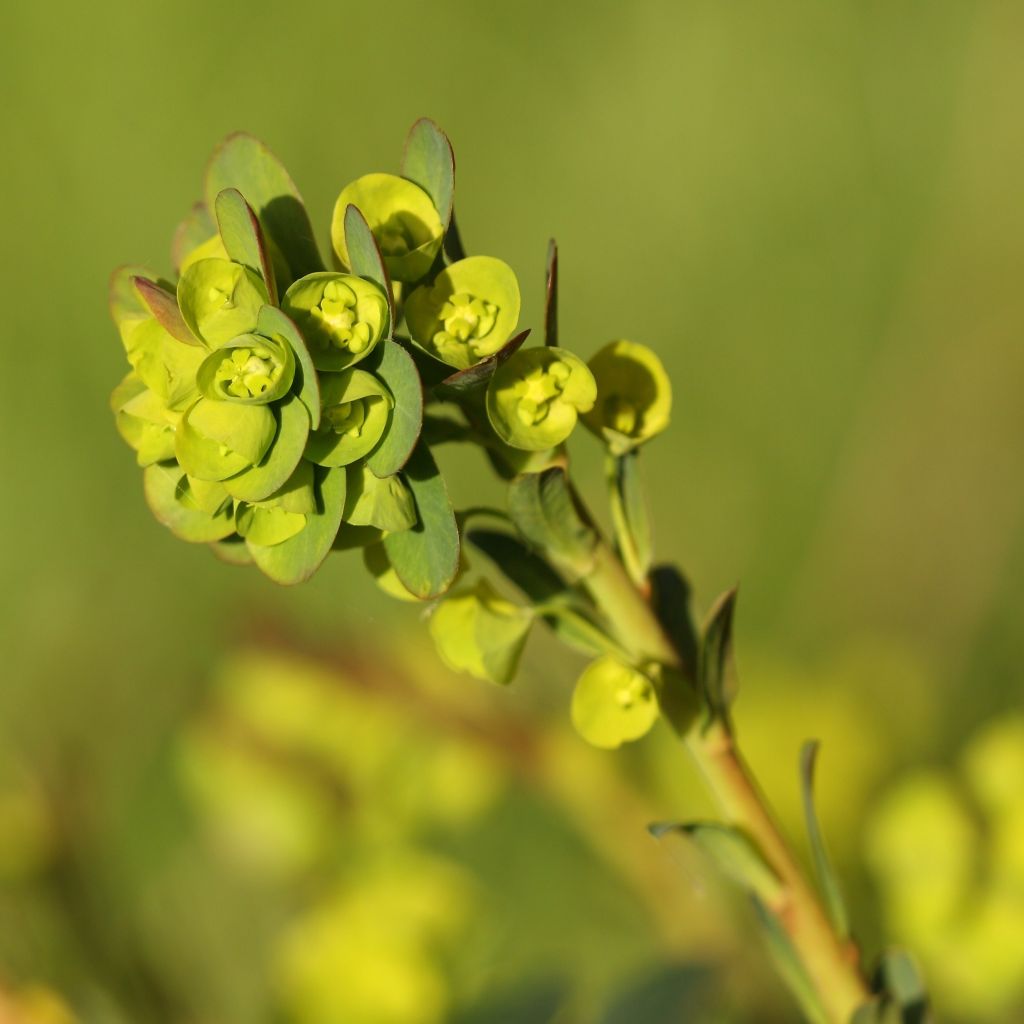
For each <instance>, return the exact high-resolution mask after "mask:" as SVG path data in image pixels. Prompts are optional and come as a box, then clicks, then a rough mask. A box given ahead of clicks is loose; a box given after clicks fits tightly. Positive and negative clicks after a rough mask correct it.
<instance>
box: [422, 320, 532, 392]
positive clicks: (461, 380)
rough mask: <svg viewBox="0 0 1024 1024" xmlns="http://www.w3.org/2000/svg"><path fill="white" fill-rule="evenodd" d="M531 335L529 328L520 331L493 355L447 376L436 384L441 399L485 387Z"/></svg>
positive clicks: (435, 389)
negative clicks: (495, 372) (496, 371)
mask: <svg viewBox="0 0 1024 1024" xmlns="http://www.w3.org/2000/svg"><path fill="white" fill-rule="evenodd" d="M529 336H530V331H529V328H527V329H526V330H525V331H522V332H520V333H519V334H517V335H516V336H515V337H514V338H512V339H511V340H510V341H507V342H506V343H505V344H504V345H503V346H502V347H501V348H500V349H498V351H497V352H495V353H494V355H493V356H488V357H487V358H486V359H481V360H480V362H479V363H474V364H473V365H472V366H469V367H467V368H466V369H465V370H459V371H457V372H456V373H453V374H450V375H449V376H447V377H445V379H444V380H443V381H441V383H440V384H438V385H436V386H435V388H434V391H435V392H436V393H437V396H438V397H439V398H441V399H445V398H449V397H451V398H459V397H460V396H462V395H466V394H469V393H470V392H473V391H479V390H480V388H484V387H486V386H487V384H488V383H489V382H490V379H491V378H492V377H493V376H494V371H495V370H497V369H498V367H499V366H501V364H502V363H504V362H505V360H507V359H508V358H509V357H510V356H511V355H512V354H513V353H514V352H516V351H517V350H518V349H519V348H521V347H522V344H523V342H524V341H526V339H527V338H528V337H529Z"/></svg>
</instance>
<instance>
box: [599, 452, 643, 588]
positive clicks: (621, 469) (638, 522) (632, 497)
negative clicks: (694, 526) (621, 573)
mask: <svg viewBox="0 0 1024 1024" xmlns="http://www.w3.org/2000/svg"><path fill="white" fill-rule="evenodd" d="M606 475H607V479H608V491H609V498H610V505H611V513H612V525H613V528H614V530H615V541H616V546H617V547H618V549H619V553H620V555H621V556H622V560H623V562H624V564H625V566H626V569H627V570H628V572H629V575H630V577H631V578H632V580H633V582H634V583H636V584H637V585H638V586H642V585H644V584H645V583H646V580H647V574H648V573H649V572H650V569H651V525H650V519H649V517H648V515H647V503H646V501H645V500H644V495H643V485H642V484H641V481H640V470H639V465H638V462H637V455H636V452H627V453H626V454H625V455H618V456H616V455H609V456H607V474H606Z"/></svg>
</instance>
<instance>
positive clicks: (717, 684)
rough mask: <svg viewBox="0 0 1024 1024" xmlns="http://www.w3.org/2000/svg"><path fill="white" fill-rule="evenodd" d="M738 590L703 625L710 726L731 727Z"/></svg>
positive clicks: (704, 679) (702, 657) (702, 678)
mask: <svg viewBox="0 0 1024 1024" xmlns="http://www.w3.org/2000/svg"><path fill="white" fill-rule="evenodd" d="M736 594H737V590H736V588H735V587H733V588H732V590H728V591H726V592H725V593H724V594H722V596H721V597H719V598H718V600H717V601H716V602H715V603H714V605H713V606H712V608H711V611H710V612H709V613H708V618H707V622H706V623H705V625H704V633H703V642H702V643H701V652H700V685H701V692H702V693H703V694H704V700H705V703H706V705H707V712H708V714H707V722H706V724H707V725H710V724H711V723H712V722H715V721H718V722H721V723H722V724H723V725H725V726H726V727H727V728H730V720H731V719H730V708H731V706H732V702H733V701H734V700H735V699H736V692H737V681H736V666H735V664H734V661H733V651H732V623H733V615H734V613H735V611H736Z"/></svg>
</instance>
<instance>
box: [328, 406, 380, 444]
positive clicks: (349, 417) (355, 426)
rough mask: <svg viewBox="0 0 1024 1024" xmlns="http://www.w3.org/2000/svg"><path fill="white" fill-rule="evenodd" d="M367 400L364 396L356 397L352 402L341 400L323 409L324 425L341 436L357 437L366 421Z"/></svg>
mask: <svg viewBox="0 0 1024 1024" xmlns="http://www.w3.org/2000/svg"><path fill="white" fill-rule="evenodd" d="M368 401H369V399H366V398H357V399H356V400H355V401H354V402H342V403H341V404H340V405H332V406H330V407H329V408H327V409H324V419H325V420H326V421H327V424H326V425H327V426H328V427H329V428H330V429H331V430H333V431H334V433H335V434H340V435H341V436H342V437H351V438H356V437H359V435H360V434H362V432H363V424H364V423H365V422H366V414H367V402H368Z"/></svg>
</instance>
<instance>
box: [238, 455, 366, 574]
mask: <svg viewBox="0 0 1024 1024" xmlns="http://www.w3.org/2000/svg"><path fill="white" fill-rule="evenodd" d="M314 481H315V482H314V490H315V493H316V500H317V509H318V510H319V511H317V512H315V513H311V514H309V515H307V516H306V525H305V527H303V529H302V530H301V532H299V533H297V534H296V535H295V536H294V537H290V538H289V539H288V540H286V541H284V542H283V543H281V544H274V545H273V546H271V547H261V546H259V545H258V544H253V543H251V542H247V544H248V548H249V553H250V554H251V555H252V558H253V561H254V562H255V563H256V565H257V566H258V567H259V568H260V569H261V570H262V572H264V573H265V574H266V575H267V576H269V577H270V578H271V579H272V580H274V581H275V582H276V583H283V584H286V585H292V584H295V583H302V582H303V581H304V580H307V579H309V577H310V576H312V575H313V573H314V572H316V570H317V569H319V568H320V565H321V564H322V563H323V561H324V559H325V558H326V557H327V556H328V554H330V551H331V545H332V544H333V543H334V538H335V537H336V536H337V533H338V527H339V526H340V525H341V514H342V510H343V509H344V507H345V485H346V474H345V470H344V469H324V468H321V467H319V466H317V467H314Z"/></svg>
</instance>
